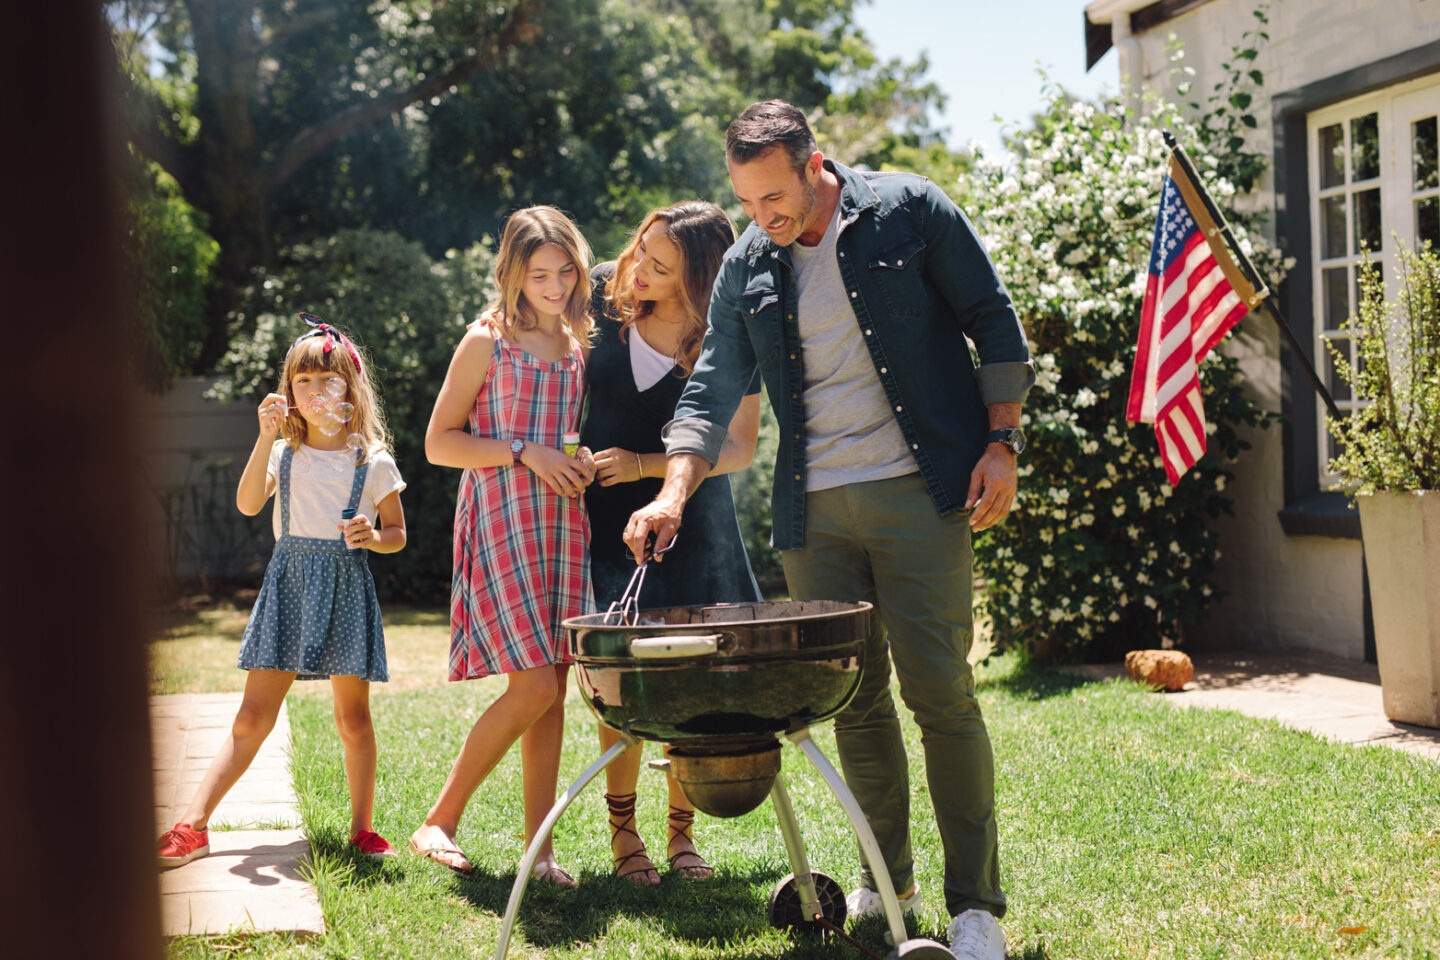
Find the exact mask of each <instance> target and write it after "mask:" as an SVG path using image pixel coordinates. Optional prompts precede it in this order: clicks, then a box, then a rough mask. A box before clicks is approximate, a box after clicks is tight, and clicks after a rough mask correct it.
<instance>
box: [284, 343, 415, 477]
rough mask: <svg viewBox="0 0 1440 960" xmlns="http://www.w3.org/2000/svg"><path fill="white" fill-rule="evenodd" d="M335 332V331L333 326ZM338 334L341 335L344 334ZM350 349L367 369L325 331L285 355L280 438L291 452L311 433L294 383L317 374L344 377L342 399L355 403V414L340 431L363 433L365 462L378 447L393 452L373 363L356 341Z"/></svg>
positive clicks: (351, 344) (342, 425) (344, 346)
mask: <svg viewBox="0 0 1440 960" xmlns="http://www.w3.org/2000/svg"><path fill="white" fill-rule="evenodd" d="M331 329H332V330H334V328H333V327H331ZM334 332H335V334H337V335H338V334H339V332H340V331H338V330H335V331H334ZM327 343H328V344H330V350H329V351H328V352H327V351H326V349H325V346H326V344H327ZM350 346H352V347H354V349H355V355H356V356H357V357H360V358H361V360H360V362H361V363H362V364H363V367H357V366H356V364H355V359H354V358H353V357H351V356H350V350H349V349H347V347H346V343H345V342H342V341H341V339H340V337H339V336H336V337H335V338H334V339H331V337H329V336H326V335H325V334H324V333H323V332H321V331H314V332H312V333H310V334H308V335H306V336H303V337H301V338H300V339H299V340H296V341H295V343H294V344H293V345H292V346H291V347H290V352H289V353H287V354H286V355H285V366H284V369H283V370H282V371H281V373H280V386H279V388H278V389H277V390H276V391H275V392H276V393H281V394H284V395H285V403H286V411H285V419H284V421H282V422H281V424H280V435H281V436H282V437H284V438H285V442H286V443H287V444H289V445H290V447H291V449H297V448H298V447H299V446H300V444H301V443H303V442H304V441H305V435H306V431H307V430H309V424H307V423H306V422H305V418H304V417H302V416H300V408H299V406H298V405H296V403H295V394H294V393H292V392H291V390H290V380H291V379H292V378H293V377H295V376H296V375H298V374H301V373H316V374H320V375H322V376H323V375H325V374H338V375H339V376H340V377H342V378H344V380H345V396H344V397H342V398H341V399H342V400H344V401H346V402H348V403H351V404H354V406H355V413H354V415H353V416H352V417H351V418H350V421H349V422H348V423H342V424H341V425H340V429H341V430H342V431H344V432H345V433H350V434H359V435H360V437H361V438H362V439H364V441H365V444H364V447H363V449H362V450H361V451H360V452H361V459H364V458H368V457H369V455H370V453H371V452H372V451H374V450H375V449H377V448H380V449H384V450H387V451H388V450H390V449H391V442H392V441H391V438H390V430H389V428H388V427H386V425H385V412H384V411H383V410H382V409H381V407H380V397H379V394H378V392H377V391H376V389H375V384H374V382H373V381H372V380H371V378H370V370H371V364H370V361H369V360H368V359H367V358H365V357H364V356H363V352H362V351H361V349H360V347H358V346H356V345H355V344H354V342H353V341H351V342H350Z"/></svg>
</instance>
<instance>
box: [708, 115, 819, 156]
mask: <svg viewBox="0 0 1440 960" xmlns="http://www.w3.org/2000/svg"><path fill="white" fill-rule="evenodd" d="M771 147H781V148H782V149H784V151H785V153H786V155H788V156H789V157H790V166H791V167H793V168H794V169H795V172H796V173H803V172H804V170H805V163H806V161H808V160H809V159H810V155H811V154H812V153H814V152H815V151H816V149H817V147H816V146H815V134H813V133H811V132H810V124H809V123H807V122H806V121H805V114H804V113H803V112H801V110H800V108H799V107H796V106H793V105H791V104H788V103H786V102H785V101H784V100H764V101H761V102H760V103H752V104H750V106H748V107H746V108H745V112H744V113H742V114H740V116H738V117H736V118H735V120H734V122H733V123H731V124H730V126H729V127H728V128H727V129H726V131H725V157H726V159H728V160H731V161H733V162H734V163H749V162H750V161H751V160H754V159H755V158H756V157H758V156H760V154H762V153H764V152H765V151H766V150H769V149H770V148H771Z"/></svg>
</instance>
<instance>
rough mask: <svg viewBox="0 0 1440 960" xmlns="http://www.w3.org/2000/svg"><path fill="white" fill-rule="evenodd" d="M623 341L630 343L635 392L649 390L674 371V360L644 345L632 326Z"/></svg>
mask: <svg viewBox="0 0 1440 960" xmlns="http://www.w3.org/2000/svg"><path fill="white" fill-rule="evenodd" d="M625 339H626V340H628V341H630V373H631V375H632V376H634V377H635V389H636V390H639V391H641V392H644V391H646V390H649V389H650V388H651V387H653V386H655V384H657V383H659V382H660V381H661V380H663V379H665V377H666V376H668V375H669V374H670V371H671V370H674V369H675V358H674V357H667V356H666V355H665V354H663V353H661V352H660V351H659V350H656V349H655V348H654V347H652V346H650V344H648V343H646V342H645V338H644V337H642V336H640V331H639V330H637V329H636V328H635V327H634V326H631V327H630V331H629V333H628V334H626V337H625Z"/></svg>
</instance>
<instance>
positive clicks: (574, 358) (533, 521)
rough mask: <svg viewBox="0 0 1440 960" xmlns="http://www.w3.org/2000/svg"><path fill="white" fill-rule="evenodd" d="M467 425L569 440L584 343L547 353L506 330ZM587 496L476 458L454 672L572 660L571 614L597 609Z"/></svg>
mask: <svg viewBox="0 0 1440 960" xmlns="http://www.w3.org/2000/svg"><path fill="white" fill-rule="evenodd" d="M492 332H493V333H494V336H495V351H494V353H493V354H492V355H491V357H490V370H489V372H488V373H487V374H486V380H485V385H484V386H483V387H481V389H480V393H479V395H478V396H477V397H476V398H475V405H474V406H473V407H472V408H471V410H470V432H471V433H472V434H473V435H475V436H477V437H492V438H496V439H501V440H513V439H515V438H517V437H518V438H520V439H522V440H524V441H525V442H526V443H534V444H540V445H542V446H547V447H554V448H557V449H558V448H560V447H561V446H562V445H563V442H564V438H563V436H562V435H563V434H564V433H566V432H567V431H574V430H577V429H578V424H579V421H580V402H581V398H582V394H583V391H584V374H585V369H584V361H583V360H582V359H581V356H580V350H579V348H578V347H577V348H575V349H574V350H572V351H571V353H570V355H569V356H568V357H566V358H565V359H564V360H560V361H557V362H555V363H549V362H546V361H543V360H540V359H538V358H536V357H534V356H531V355H530V354H528V353H526V352H525V351H524V350H522V349H521V348H520V347H517V346H515V345H514V344H511V343H508V342H506V341H505V340H504V339H502V338H501V337H500V335H499V333H498V331H494V329H493V328H492ZM589 539H590V526H589V521H588V520H587V519H586V516H585V501H584V499H583V498H580V497H562V496H560V495H558V494H556V493H554V492H553V491H551V489H550V488H549V487H547V486H546V485H545V483H544V482H543V481H542V480H541V479H540V478H539V477H537V476H536V475H535V474H534V473H532V472H531V471H530V470H529V469H528V468H526V467H523V466H510V465H506V466H503V467H481V468H478V469H469V470H466V471H465V472H464V474H463V475H462V476H461V477H460V492H459V496H458V498H457V501H456V504H455V574H454V577H453V578H452V579H451V583H450V679H451V680H471V679H474V678H476V677H484V676H489V675H491V674H496V673H513V672H515V671H517V670H529V669H531V668H533V667H541V666H545V665H546V664H554V663H566V662H568V661H569V659H570V654H569V649H568V643H567V641H566V636H565V631H564V629H563V628H562V627H561V626H560V624H561V621H563V620H565V619H566V618H567V617H578V616H582V615H584V614H587V613H591V612H593V609H594V601H593V599H592V596H591V590H590V551H589Z"/></svg>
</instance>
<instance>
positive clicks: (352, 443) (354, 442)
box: [345, 433, 365, 453]
mask: <svg viewBox="0 0 1440 960" xmlns="http://www.w3.org/2000/svg"><path fill="white" fill-rule="evenodd" d="M345 448H346V449H347V450H350V451H352V452H354V453H359V452H360V451H361V450H364V449H365V438H364V437H362V436H360V434H358V433H352V434H350V436H348V437H346V438H345Z"/></svg>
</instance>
